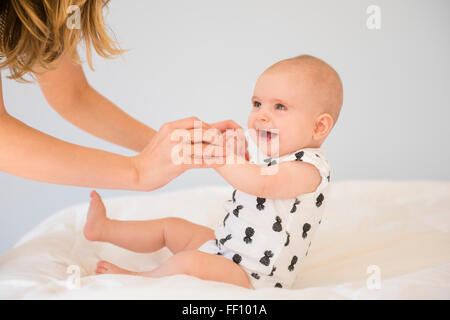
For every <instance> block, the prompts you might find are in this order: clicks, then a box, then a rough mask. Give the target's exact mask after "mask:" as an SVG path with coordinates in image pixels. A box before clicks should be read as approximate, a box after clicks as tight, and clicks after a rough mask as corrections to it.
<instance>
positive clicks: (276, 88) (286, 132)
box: [84, 55, 343, 289]
mask: <svg viewBox="0 0 450 320" xmlns="http://www.w3.org/2000/svg"><path fill="white" fill-rule="evenodd" d="M342 97H343V93H342V84H341V81H340V78H339V76H338V74H337V73H336V71H335V70H334V69H333V68H331V67H330V66H329V65H328V64H327V63H325V62H324V61H322V60H320V59H318V58H315V57H312V56H308V55H302V56H298V57H294V58H290V59H286V60H283V61H280V62H278V63H275V64H274V65H272V66H271V67H269V68H268V69H267V70H265V71H264V72H263V73H262V74H261V76H260V77H259V78H258V81H257V83H256V85H255V88H254V95H253V98H252V109H251V112H250V115H249V118H248V128H249V131H251V132H254V133H255V134H253V135H252V134H251V135H250V136H251V137H250V138H251V140H252V141H253V142H254V143H255V144H256V146H258V148H259V151H260V152H261V153H262V154H264V155H266V157H265V159H263V161H259V160H258V159H254V158H253V159H250V161H247V160H245V159H244V160H242V161H240V162H233V163H228V162H226V163H225V164H224V165H223V166H221V167H217V168H215V169H214V170H216V171H217V172H218V173H219V174H220V175H221V176H222V177H223V178H224V179H225V180H226V181H227V182H228V183H229V184H231V185H232V186H233V188H234V191H233V193H232V195H231V200H228V201H226V202H225V205H224V207H225V210H226V212H225V215H224V219H223V222H221V224H220V226H218V227H217V228H216V229H215V230H213V229H211V228H208V227H205V226H202V225H198V224H194V223H192V222H189V221H187V220H184V219H181V218H174V217H167V218H163V219H155V220H148V221H118V220H111V219H108V218H107V217H106V210H105V206H104V205H103V203H102V200H101V198H100V196H99V195H98V194H97V193H96V192H95V191H92V193H91V203H90V207H89V211H88V215H87V221H86V225H85V227H84V235H85V237H86V238H87V239H88V240H91V241H103V242H109V243H112V244H114V245H117V246H120V247H122V248H126V249H128V250H132V251H135V252H140V253H150V252H154V251H157V250H159V249H161V248H163V247H164V246H166V247H167V248H168V249H169V250H170V251H171V252H172V253H173V255H172V256H171V257H170V258H169V259H168V260H167V261H165V262H164V263H163V264H161V265H160V266H159V267H157V268H155V269H154V270H151V271H146V272H133V271H129V270H124V269H121V268H119V267H118V266H115V265H113V264H111V263H109V262H106V261H100V262H98V264H97V269H96V273H97V274H103V273H122V274H132V275H140V276H147V277H164V276H170V275H175V274H185V275H191V276H195V277H197V278H200V279H205V280H212V281H220V282H226V283H231V284H235V285H238V286H242V287H245V288H254V289H257V288H267V287H269V288H271V287H272V288H273V287H276V288H290V287H291V286H292V285H293V283H294V281H295V278H296V275H297V274H298V271H299V266H300V264H301V263H302V262H303V261H304V259H305V256H306V255H307V254H308V249H309V246H310V245H311V239H312V237H313V235H314V233H315V231H316V230H317V228H318V226H319V224H320V222H321V217H322V213H323V210H324V207H325V205H324V203H325V202H326V199H327V195H328V185H329V181H330V167H329V163H328V161H327V160H326V158H325V153H324V151H323V149H321V145H322V143H323V142H324V140H325V139H326V137H327V136H328V134H329V133H330V131H331V130H332V128H333V127H334V125H335V123H336V121H337V119H338V116H339V113H340V109H341V106H342ZM275 141H277V142H278V144H277V146H276V147H277V150H276V152H275V153H274V152H273V148H269V146H271V145H272V144H273V143H274V142H275ZM269 166H273V167H275V166H276V168H277V170H276V171H275V173H273V174H261V169H262V168H266V169H267V167H269Z"/></svg>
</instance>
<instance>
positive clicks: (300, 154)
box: [295, 151, 305, 161]
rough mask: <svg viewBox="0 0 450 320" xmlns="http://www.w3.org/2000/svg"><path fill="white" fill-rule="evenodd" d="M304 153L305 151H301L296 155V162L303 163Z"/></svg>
mask: <svg viewBox="0 0 450 320" xmlns="http://www.w3.org/2000/svg"><path fill="white" fill-rule="evenodd" d="M304 154H305V153H304V152H303V151H299V152H297V153H296V154H295V161H303V160H302V157H303V156H304Z"/></svg>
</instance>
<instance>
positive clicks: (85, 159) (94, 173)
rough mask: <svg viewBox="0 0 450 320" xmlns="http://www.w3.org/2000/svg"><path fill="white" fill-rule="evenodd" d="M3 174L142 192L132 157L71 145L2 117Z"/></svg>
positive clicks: (0, 167) (0, 162)
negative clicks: (139, 190)
mask: <svg viewBox="0 0 450 320" xmlns="http://www.w3.org/2000/svg"><path fill="white" fill-rule="evenodd" d="M0 148H1V151H0V171H4V172H7V173H10V174H13V175H16V176H19V177H22V178H27V179H32V180H37V181H41V182H48V183H56V184H63V185H74V186H80V187H91V188H105V189H128V190H138V189H139V186H138V174H137V171H136V169H135V167H134V164H133V161H131V158H130V157H126V156H121V155H118V154H113V153H109V152H105V151H101V150H97V149H92V148H86V147H81V146H78V145H75V144H71V143H68V142H65V141H62V140H59V139H56V138H54V137H52V136H49V135H47V134H45V133H43V132H40V131H38V130H36V129H33V128H31V127H29V126H27V125H26V124H24V123H23V122H20V121H19V120H17V119H15V118H14V117H12V116H10V115H9V114H7V113H6V112H5V113H3V114H2V115H0Z"/></svg>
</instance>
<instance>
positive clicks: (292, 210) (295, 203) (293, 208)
mask: <svg viewBox="0 0 450 320" xmlns="http://www.w3.org/2000/svg"><path fill="white" fill-rule="evenodd" d="M299 204H300V200H298V199H297V198H295V202H294V205H293V206H292V209H291V213H294V212H295V211H297V205H299Z"/></svg>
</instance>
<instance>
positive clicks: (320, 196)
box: [316, 193, 325, 208]
mask: <svg viewBox="0 0 450 320" xmlns="http://www.w3.org/2000/svg"><path fill="white" fill-rule="evenodd" d="M324 199H325V197H324V196H323V194H322V193H321V194H319V196H318V197H317V199H316V206H317V208H318V207H320V206H321V205H322V202H323V200H324Z"/></svg>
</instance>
